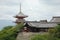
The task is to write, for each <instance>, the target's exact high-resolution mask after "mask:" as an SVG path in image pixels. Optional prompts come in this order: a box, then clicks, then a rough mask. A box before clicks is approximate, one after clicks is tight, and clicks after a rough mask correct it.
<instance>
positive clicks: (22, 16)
mask: <svg viewBox="0 0 60 40" xmlns="http://www.w3.org/2000/svg"><path fill="white" fill-rule="evenodd" d="M26 17H28V16H15V18H26Z"/></svg>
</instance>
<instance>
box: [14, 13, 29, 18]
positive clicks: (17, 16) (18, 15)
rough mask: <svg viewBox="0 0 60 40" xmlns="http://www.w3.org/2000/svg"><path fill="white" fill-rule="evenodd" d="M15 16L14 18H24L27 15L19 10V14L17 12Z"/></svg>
mask: <svg viewBox="0 0 60 40" xmlns="http://www.w3.org/2000/svg"><path fill="white" fill-rule="evenodd" d="M15 17H16V18H20V17H23V18H25V17H28V16H27V15H24V14H23V13H22V12H19V14H17V15H16V16H15Z"/></svg>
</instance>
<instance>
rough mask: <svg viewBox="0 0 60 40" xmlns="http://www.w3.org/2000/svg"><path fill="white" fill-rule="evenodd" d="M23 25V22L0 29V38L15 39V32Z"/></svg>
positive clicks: (1, 39)
mask: <svg viewBox="0 0 60 40" xmlns="http://www.w3.org/2000/svg"><path fill="white" fill-rule="evenodd" d="M22 27H23V24H22V23H21V24H18V25H16V26H14V27H13V26H7V27H5V28H4V29H3V30H1V31H0V40H16V37H17V32H18V30H20V29H21V28H22Z"/></svg>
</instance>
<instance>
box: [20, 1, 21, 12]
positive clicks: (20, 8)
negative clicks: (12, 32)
mask: <svg viewBox="0 0 60 40" xmlns="http://www.w3.org/2000/svg"><path fill="white" fill-rule="evenodd" d="M20 12H21V2H20Z"/></svg>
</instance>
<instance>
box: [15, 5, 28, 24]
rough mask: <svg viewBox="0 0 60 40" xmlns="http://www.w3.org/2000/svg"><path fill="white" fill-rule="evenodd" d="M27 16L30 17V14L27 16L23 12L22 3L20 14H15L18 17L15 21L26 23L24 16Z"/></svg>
mask: <svg viewBox="0 0 60 40" xmlns="http://www.w3.org/2000/svg"><path fill="white" fill-rule="evenodd" d="M26 17H28V16H26V15H24V14H23V13H22V11H21V4H20V12H19V14H17V15H16V16H15V18H17V19H16V21H15V23H17V24H20V23H24V22H25V19H24V18H26Z"/></svg>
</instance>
